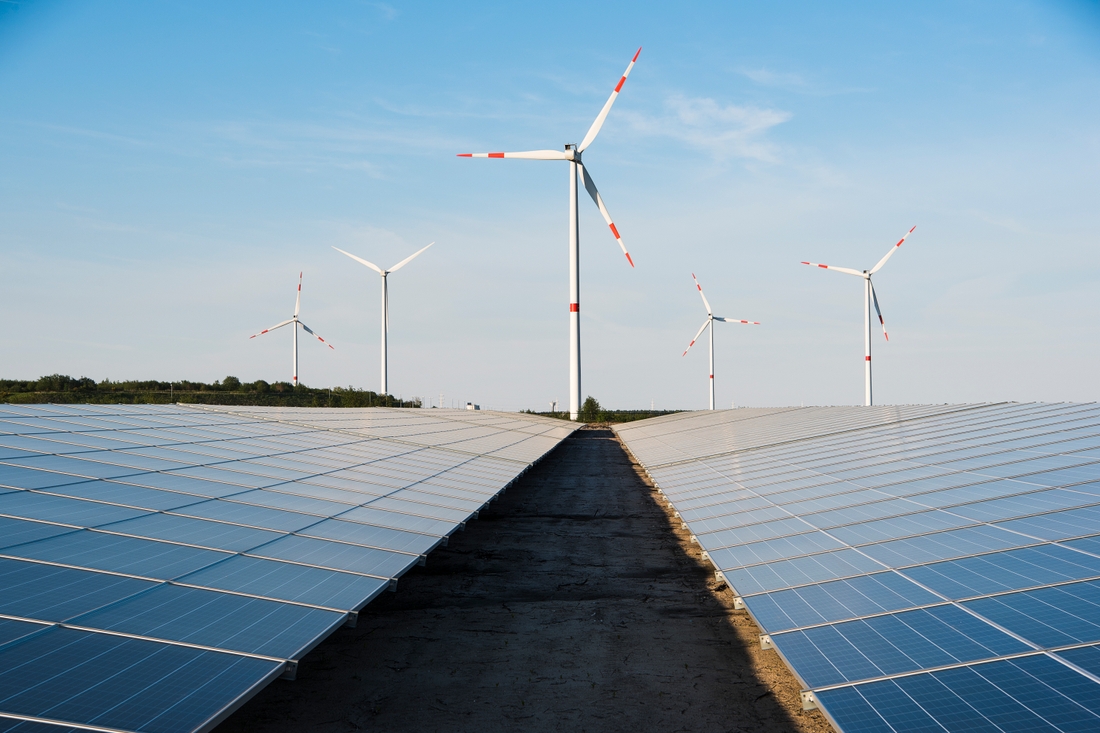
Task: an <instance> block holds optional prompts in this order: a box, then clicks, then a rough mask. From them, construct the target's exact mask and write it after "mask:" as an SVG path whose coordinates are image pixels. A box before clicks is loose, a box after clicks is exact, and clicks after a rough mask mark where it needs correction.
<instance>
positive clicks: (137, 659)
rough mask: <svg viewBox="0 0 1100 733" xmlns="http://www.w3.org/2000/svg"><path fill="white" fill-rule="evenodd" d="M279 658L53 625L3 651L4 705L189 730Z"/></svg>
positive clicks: (111, 723) (277, 667)
mask: <svg viewBox="0 0 1100 733" xmlns="http://www.w3.org/2000/svg"><path fill="white" fill-rule="evenodd" d="M283 666H284V665H283V664H282V663H280V662H277V661H270V660H264V659H257V658H253V657H245V656H240V655H235V654H225V653H221V652H210V651H201V650H198V649H192V648H189V647H183V646H174V645H169V644H160V643H157V642H152V641H145V640H139V639H129V638H124V637H119V636H110V635H107V634H96V633H90V632H85V631H76V630H73V629H65V628H52V629H48V630H46V631H44V632H43V633H40V634H36V635H34V636H32V637H30V638H28V639H26V640H24V641H22V642H21V643H17V644H11V645H8V646H5V647H2V648H0V709H3V711H4V712H7V713H15V714H21V715H30V716H35V717H39V718H48V719H53V720H59V721H72V722H81V723H89V724H92V725H98V726H103V727H107V728H119V729H123V730H141V731H149V732H150V733H185V732H187V731H193V730H195V729H197V728H199V727H200V726H202V725H203V724H204V723H205V722H206V721H207V720H208V719H209V718H210V717H211V712H212V711H219V710H221V709H223V708H225V707H227V706H229V705H231V704H232V703H233V702H234V701H235V700H236V699H238V698H240V697H242V696H244V695H246V694H248V693H249V692H250V691H251V690H252V689H253V688H255V687H256V686H257V685H260V684H263V683H264V682H266V681H267V680H269V679H271V678H272V677H274V676H277V675H278V674H280V673H281V671H282V668H283Z"/></svg>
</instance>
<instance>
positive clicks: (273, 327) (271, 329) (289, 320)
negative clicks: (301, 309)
mask: <svg viewBox="0 0 1100 733" xmlns="http://www.w3.org/2000/svg"><path fill="white" fill-rule="evenodd" d="M288 323H294V319H293V318H288V319H287V320H285V321H283V322H282V323H280V324H279V325H278V326H272V327H271V328H265V329H264V330H262V331H260V332H259V333H254V334H252V335H251V336H249V337H248V338H250V339H254V338H256V337H257V336H263V335H264V334H265V333H268V332H269V331H274V330H275V329H276V328H282V327H283V326H285V325H286V324H288Z"/></svg>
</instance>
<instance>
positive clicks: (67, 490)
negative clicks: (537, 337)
mask: <svg viewBox="0 0 1100 733" xmlns="http://www.w3.org/2000/svg"><path fill="white" fill-rule="evenodd" d="M572 430H573V427H572V426H571V425H569V424H565V423H563V422H562V421H560V420H551V419H548V418H540V417H537V416H533V415H514V414H508V415H506V414H501V413H489V412H476V413H475V412H467V411H454V410H451V411H449V410H396V409H341V410H325V409H303V408H298V409H294V408H283V409H273V408H272V409H268V408H213V407H205V408H198V407H185V406H151V405H150V406H127V405H33V406H20V405H0V731H20V732H25V733H29V732H36V733H37V732H39V731H42V732H44V733H49V732H52V733H57V732H58V731H62V730H74V729H75V730H81V729H82V730H101V731H103V730H105V731H115V730H122V731H148V732H150V733H184V732H187V731H201V730H208V729H209V728H211V727H213V726H214V725H216V724H217V723H218V722H219V721H220V720H222V719H223V718H224V717H225V716H227V715H228V714H229V713H230V712H232V710H234V709H235V708H236V707H237V706H239V705H240V704H241V703H243V702H244V701H245V700H247V699H248V698H249V697H250V696H251V695H252V694H254V693H255V692H256V691H258V690H259V689H260V688H262V687H263V686H264V685H266V684H267V683H269V682H270V681H271V680H273V679H275V678H277V677H279V676H293V673H294V670H295V666H296V663H297V660H299V659H300V658H301V657H302V655H304V654H305V653H306V652H308V651H309V650H310V649H312V648H313V647H314V646H315V645H316V644H318V643H319V642H320V641H321V640H322V639H324V638H325V637H326V636H328V635H329V634H330V633H332V632H333V631H334V630H335V629H337V628H338V627H340V626H341V625H343V624H345V623H348V622H353V621H354V619H355V614H356V612H357V611H359V610H360V609H361V608H362V607H363V606H364V605H366V604H367V603H368V602H370V601H371V600H372V599H373V598H375V597H376V596H377V595H378V594H379V593H381V592H382V591H384V590H386V589H387V588H390V589H392V588H394V586H395V584H396V582H397V578H399V577H400V576H401V575H402V574H403V573H405V572H406V571H407V570H409V569H410V568H411V567H413V566H414V565H416V564H417V563H420V562H422V561H423V560H424V558H425V556H426V555H427V553H428V552H430V551H431V550H432V549H434V548H435V547H437V546H439V545H440V544H441V543H444V542H446V538H447V537H448V536H449V535H451V534H452V533H453V532H455V531H456V530H458V529H459V528H461V527H462V526H463V524H464V523H465V522H466V521H468V520H469V519H471V518H473V517H476V516H477V513H478V510H480V509H481V508H483V507H484V506H485V505H486V504H487V503H488V502H489V501H491V500H492V499H494V498H495V497H496V496H497V495H498V494H499V493H501V492H502V491H503V490H504V489H505V488H506V487H507V486H508V485H509V484H510V483H511V482H512V481H514V480H515V479H516V478H517V477H518V476H519V475H521V474H522V473H523V472H524V471H526V470H527V468H528V467H530V465H532V463H534V462H535V461H537V460H539V458H541V457H542V456H543V455H544V454H545V453H546V452H547V451H549V450H550V449H552V448H553V447H554V446H555V445H557V443H558V442H560V441H561V440H562V439H563V438H565V437H566V436H568V435H569V434H570V433H571V432H572Z"/></svg>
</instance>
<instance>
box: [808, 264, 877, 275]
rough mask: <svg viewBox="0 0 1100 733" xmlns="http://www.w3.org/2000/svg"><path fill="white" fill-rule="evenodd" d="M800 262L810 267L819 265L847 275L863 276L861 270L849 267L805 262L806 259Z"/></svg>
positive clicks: (823, 268)
mask: <svg viewBox="0 0 1100 733" xmlns="http://www.w3.org/2000/svg"><path fill="white" fill-rule="evenodd" d="M802 264H803V265H809V266H810V267H820V268H821V269H822V270H836V271H837V272H843V273H846V274H848V275H858V276H859V277H863V273H862V272H860V271H859V270H853V269H852V268H850V267H835V266H833V265H822V264H819V263H817V262H806V261H803V262H802Z"/></svg>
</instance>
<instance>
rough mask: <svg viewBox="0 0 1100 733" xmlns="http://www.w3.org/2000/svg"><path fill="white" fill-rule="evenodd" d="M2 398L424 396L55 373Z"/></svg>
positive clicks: (163, 400) (317, 401)
mask: <svg viewBox="0 0 1100 733" xmlns="http://www.w3.org/2000/svg"><path fill="white" fill-rule="evenodd" d="M0 402H11V403H17V404H19V403H22V404H29V403H43V402H53V403H63V404H64V403H86V404H119V403H123V404H142V405H150V404H171V403H174V402H186V403H191V404H208V405H267V406H275V407H279V406H281V407H420V406H421V402H420V398H418V397H414V398H413V399H411V400H400V399H397V398H396V397H394V396H393V395H382V394H378V393H377V392H372V391H370V390H366V389H356V388H355V387H332V388H315V387H306V386H305V385H301V384H299V385H297V386H295V385H292V384H291V383H290V382H265V381H264V380H262V379H258V380H256V381H255V382H242V381H241V380H239V379H237V378H236V377H226V378H225V379H223V380H221V381H220V382H219V381H215V382H210V383H209V384H207V383H205V382H192V381H189V380H181V381H177V382H162V381H158V380H129V381H121V382H116V381H112V380H110V379H105V380H103V381H101V382H96V381H95V380H94V379H89V378H88V377H80V378H76V377H70V376H68V375H65V374H51V375H49V376H47V377H41V378H39V379H0Z"/></svg>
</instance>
